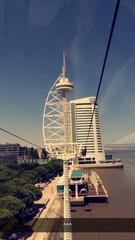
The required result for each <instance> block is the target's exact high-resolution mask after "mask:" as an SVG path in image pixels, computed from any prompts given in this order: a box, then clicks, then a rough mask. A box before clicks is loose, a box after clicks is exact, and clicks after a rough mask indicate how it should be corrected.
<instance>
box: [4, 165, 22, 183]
mask: <svg viewBox="0 0 135 240" xmlns="http://www.w3.org/2000/svg"><path fill="white" fill-rule="evenodd" d="M17 176H18V172H17V171H14V170H12V169H9V168H8V167H6V166H4V165H2V164H1V165H0V182H6V181H8V180H10V179H13V178H14V177H17Z"/></svg>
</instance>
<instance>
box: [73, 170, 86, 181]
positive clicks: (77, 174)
mask: <svg viewBox="0 0 135 240" xmlns="http://www.w3.org/2000/svg"><path fill="white" fill-rule="evenodd" d="M82 176H83V172H82V171H73V172H72V174H71V178H72V179H73V178H81V177H82Z"/></svg>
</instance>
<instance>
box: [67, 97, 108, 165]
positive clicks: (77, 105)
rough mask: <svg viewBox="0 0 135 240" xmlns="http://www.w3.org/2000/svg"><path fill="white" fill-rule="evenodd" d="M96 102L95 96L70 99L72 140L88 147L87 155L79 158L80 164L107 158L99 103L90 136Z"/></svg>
mask: <svg viewBox="0 0 135 240" xmlns="http://www.w3.org/2000/svg"><path fill="white" fill-rule="evenodd" d="M94 102H95V97H85V98H80V99H76V100H72V101H70V110H71V118H70V119H71V141H72V142H77V143H78V144H82V149H83V148H84V147H86V149H87V152H86V156H85V157H81V158H79V159H78V163H79V164H81V163H85V164H88V163H92V162H93V163H95V162H96V163H98V162H100V161H103V160H105V153H104V147H103V144H102V137H101V130H100V123H99V114H98V105H97V106H96V109H95V113H94V117H93V123H92V126H91V130H90V133H89V136H88V131H89V125H90V119H91V117H92V112H93V108H94ZM87 137H88V141H87ZM86 142H87V144H86Z"/></svg>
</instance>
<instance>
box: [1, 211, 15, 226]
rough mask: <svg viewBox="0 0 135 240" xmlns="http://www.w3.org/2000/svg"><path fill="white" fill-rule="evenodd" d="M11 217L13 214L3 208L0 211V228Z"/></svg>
mask: <svg viewBox="0 0 135 240" xmlns="http://www.w3.org/2000/svg"><path fill="white" fill-rule="evenodd" d="M11 217H13V214H12V213H11V212H10V211H9V210H8V209H5V208H1V209H0V228H1V227H2V226H3V225H5V224H7V223H8V220H9V219H10V218H11Z"/></svg>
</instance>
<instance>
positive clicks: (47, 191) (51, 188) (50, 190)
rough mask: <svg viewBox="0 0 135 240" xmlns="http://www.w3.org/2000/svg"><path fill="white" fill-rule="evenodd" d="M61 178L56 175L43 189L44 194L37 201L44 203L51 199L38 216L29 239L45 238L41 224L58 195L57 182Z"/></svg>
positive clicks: (41, 239)
mask: <svg viewBox="0 0 135 240" xmlns="http://www.w3.org/2000/svg"><path fill="white" fill-rule="evenodd" d="M59 178H60V177H56V178H55V179H54V180H52V181H51V183H49V184H48V185H47V186H46V187H45V188H44V190H43V191H42V194H43V195H42V198H41V199H39V200H38V201H36V203H40V204H44V203H46V202H47V201H48V200H49V202H48V203H47V206H46V208H45V209H43V211H42V212H41V214H40V215H39V217H38V218H37V221H36V222H35V224H34V233H33V234H32V235H31V236H30V237H29V238H27V240H39V239H40V240H43V239H44V233H43V232H40V226H41V224H42V222H43V221H44V218H45V217H46V214H47V212H48V210H49V208H50V206H51V205H52V203H53V201H54V199H55V197H56V184H57V182H58V180H59ZM41 219H42V220H41Z"/></svg>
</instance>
